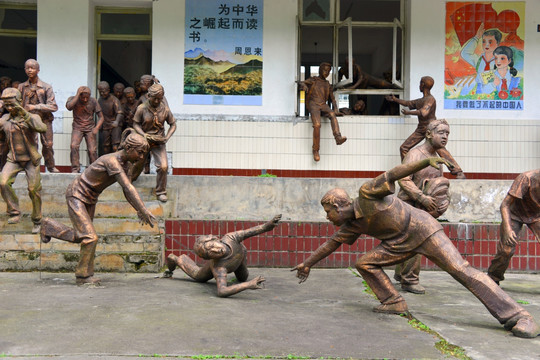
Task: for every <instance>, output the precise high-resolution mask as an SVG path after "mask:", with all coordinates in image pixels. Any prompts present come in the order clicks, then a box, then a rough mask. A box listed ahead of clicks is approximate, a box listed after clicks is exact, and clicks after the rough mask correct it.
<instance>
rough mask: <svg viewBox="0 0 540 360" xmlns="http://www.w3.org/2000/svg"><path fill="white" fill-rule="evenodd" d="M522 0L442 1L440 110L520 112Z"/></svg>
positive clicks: (523, 22) (522, 53) (523, 41)
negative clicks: (441, 89) (444, 28)
mask: <svg viewBox="0 0 540 360" xmlns="http://www.w3.org/2000/svg"><path fill="white" fill-rule="evenodd" d="M524 20H525V2H523V1H496V2H495V1H493V2H477V1H474V2H473V1H467V2H463V1H459V2H458V1H449V2H447V3H446V46H445V72H444V108H445V109H458V110H523V96H524V94H523V82H524V79H525V74H524V72H523V59H524V45H525V40H524V35H525V21H524Z"/></svg>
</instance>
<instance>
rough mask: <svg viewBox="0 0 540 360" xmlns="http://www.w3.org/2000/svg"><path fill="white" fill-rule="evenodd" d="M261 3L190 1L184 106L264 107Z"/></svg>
mask: <svg viewBox="0 0 540 360" xmlns="http://www.w3.org/2000/svg"><path fill="white" fill-rule="evenodd" d="M262 45H263V0H218V1H215V0H204V1H201V0H186V34H185V49H184V104H199V105H262V66H263V57H262V55H263V54H262Z"/></svg>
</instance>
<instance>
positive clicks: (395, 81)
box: [297, 0, 404, 116]
mask: <svg viewBox="0 0 540 360" xmlns="http://www.w3.org/2000/svg"><path fill="white" fill-rule="evenodd" d="M403 18H404V0H300V4H299V17H298V20H299V21H298V29H299V30H298V33H299V54H298V58H299V61H298V69H299V70H298V74H299V80H305V79H306V78H308V77H310V76H313V71H310V69H313V68H316V67H318V65H319V64H320V63H322V62H330V63H332V64H333V70H332V74H331V76H330V77H329V79H328V80H329V81H330V82H331V83H332V84H333V85H334V88H335V97H336V100H337V101H338V102H339V107H340V108H341V107H348V108H350V109H353V108H354V104H355V103H356V102H358V101H360V100H362V101H363V102H364V103H365V105H366V108H365V110H364V111H363V112H362V114H363V115H398V114H399V107H398V106H394V105H392V104H393V103H388V102H386V101H385V100H384V97H385V96H386V95H390V94H394V95H396V96H398V97H402V95H403V90H402V89H403V80H402V74H403V71H402V67H403V61H402V60H403V49H404V46H403V41H404V36H403ZM349 74H351V76H349ZM315 76H317V74H315ZM303 95H304V94H303V93H302V92H300V95H299V107H298V112H297V113H298V115H301V116H302V115H307V114H305V109H304V104H303V103H302V96H303Z"/></svg>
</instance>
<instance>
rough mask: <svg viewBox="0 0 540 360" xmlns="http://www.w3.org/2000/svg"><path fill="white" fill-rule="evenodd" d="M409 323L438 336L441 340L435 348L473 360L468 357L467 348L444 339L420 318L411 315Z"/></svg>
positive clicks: (462, 358) (466, 359) (443, 352)
mask: <svg viewBox="0 0 540 360" xmlns="http://www.w3.org/2000/svg"><path fill="white" fill-rule="evenodd" d="M409 325H411V326H412V327H413V328H415V329H417V330H419V331H423V332H425V333H428V334H430V335H433V336H435V337H437V338H438V339H439V341H437V342H436V343H435V348H436V349H437V350H439V351H440V352H441V353H442V354H444V355H450V356H453V357H455V358H456V359H459V360H472V359H471V358H470V357H468V356H467V355H466V354H465V350H464V349H463V348H461V347H459V346H457V345H454V344H450V343H449V342H448V341H446V340H445V339H443V338H442V336H441V335H439V334H438V333H437V332H436V331H434V330H432V329H430V328H429V326H427V325H426V324H424V323H423V322H421V321H420V320H418V319H416V318H414V317H411V318H410V319H409Z"/></svg>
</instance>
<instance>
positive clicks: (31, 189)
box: [0, 88, 47, 234]
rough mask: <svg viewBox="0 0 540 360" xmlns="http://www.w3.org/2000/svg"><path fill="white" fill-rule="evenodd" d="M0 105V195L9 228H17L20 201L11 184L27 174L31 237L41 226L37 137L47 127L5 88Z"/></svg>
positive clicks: (17, 96) (19, 93)
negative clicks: (1, 155) (1, 137)
mask: <svg viewBox="0 0 540 360" xmlns="http://www.w3.org/2000/svg"><path fill="white" fill-rule="evenodd" d="M2 101H3V102H4V109H6V110H7V112H8V113H7V114H5V115H3V116H2V118H0V131H2V132H4V133H5V139H6V143H7V146H8V149H9V151H8V154H7V161H6V164H5V165H4V167H3V168H2V172H1V173H0V191H1V193H2V198H3V199H4V201H5V202H6V205H7V213H8V215H9V219H8V221H7V222H8V224H17V223H18V222H19V221H20V219H21V210H20V208H19V199H18V198H17V195H16V194H15V191H14V190H13V182H14V181H15V178H16V177H17V174H18V173H20V172H21V171H24V172H25V173H26V181H27V182H28V195H29V196H30V200H32V222H33V223H34V226H33V228H32V233H33V234H36V233H38V232H39V227H40V224H41V175H40V173H39V166H40V161H41V155H40V154H39V152H38V150H37V133H44V132H45V131H47V125H45V124H44V123H43V121H41V118H40V117H39V115H36V114H32V113H30V112H28V111H27V110H26V109H24V108H23V107H22V96H21V92H20V91H19V90H17V89H14V88H7V89H5V90H4V91H3V92H2Z"/></svg>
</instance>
